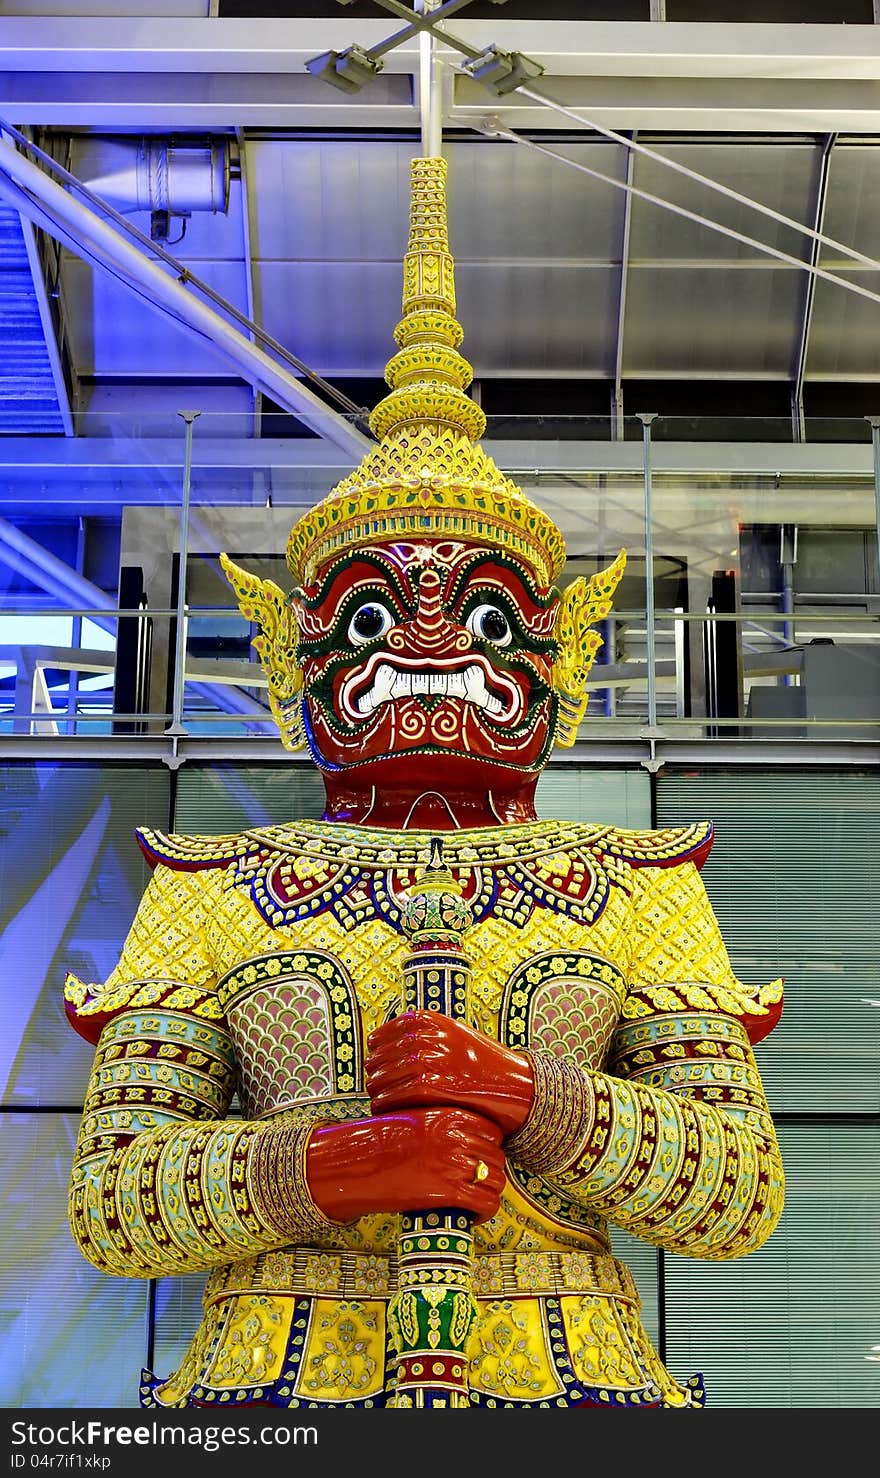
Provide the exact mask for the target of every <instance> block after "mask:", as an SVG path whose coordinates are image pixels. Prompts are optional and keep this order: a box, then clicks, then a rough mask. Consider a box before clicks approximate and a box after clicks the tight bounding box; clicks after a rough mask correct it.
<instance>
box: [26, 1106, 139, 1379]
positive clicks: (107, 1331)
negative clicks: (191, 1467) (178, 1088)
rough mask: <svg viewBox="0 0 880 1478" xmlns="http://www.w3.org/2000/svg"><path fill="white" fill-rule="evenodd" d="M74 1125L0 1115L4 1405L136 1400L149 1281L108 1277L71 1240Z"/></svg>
mask: <svg viewBox="0 0 880 1478" xmlns="http://www.w3.org/2000/svg"><path fill="white" fill-rule="evenodd" d="M78 1123H79V1120H78V1116H77V1115H75V1114H46V1113H43V1114H37V1113H29V1112H24V1113H10V1112H6V1111H3V1112H0V1129H2V1136H0V1176H2V1183H3V1209H2V1212H0V1221H2V1237H0V1248H2V1252H0V1406H17V1407H36V1406H58V1407H93V1406H110V1407H113V1406H119V1407H129V1406H134V1407H136V1406H137V1405H138V1385H139V1381H140V1373H141V1369H142V1367H143V1365H144V1363H145V1359H146V1350H147V1305H148V1284H147V1282H146V1280H145V1279H140V1278H133V1279H130V1278H108V1277H105V1275H104V1274H103V1273H99V1272H98V1271H97V1270H96V1269H95V1268H93V1267H91V1265H90V1264H89V1263H87V1262H86V1260H85V1258H84V1257H83V1256H82V1254H81V1253H80V1252H79V1250H78V1248H77V1247H76V1245H75V1243H74V1241H73V1238H72V1237H71V1234H70V1229H69V1227H68V1224H67V1186H68V1181H69V1178H70V1167H71V1164H72V1161H73V1152H74V1146H75V1143H76V1135H77V1129H78Z"/></svg>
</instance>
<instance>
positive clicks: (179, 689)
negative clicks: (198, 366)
mask: <svg viewBox="0 0 880 1478" xmlns="http://www.w3.org/2000/svg"><path fill="white" fill-rule="evenodd" d="M177 414H178V415H179V416H180V418H181V420H182V421H185V422H186V444H185V451H184V457H183V502H182V505H181V509H180V554H179V557H178V569H177V633H176V637H177V639H176V642H175V647H174V699H173V702H172V706H171V723H170V724H169V726H168V728H167V729H166V730H165V733H166V734H170V735H171V736H172V737H174V736H176V735H181V734H186V728H185V726H184V723H183V685H184V679H185V668H186V551H187V548H188V545H189V499H190V487H191V483H192V443H193V424H194V422H195V421H196V419H197V418H198V416H200V415H201V411H178V413H177Z"/></svg>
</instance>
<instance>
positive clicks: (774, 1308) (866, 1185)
mask: <svg viewBox="0 0 880 1478" xmlns="http://www.w3.org/2000/svg"><path fill="white" fill-rule="evenodd" d="M780 1142H781V1145H782V1154H783V1159H784V1162H785V1166H786V1175H787V1181H788V1188H787V1197H786V1206H785V1210H784V1211H783V1214H782V1219H781V1221H780V1223H779V1226H778V1227H777V1229H776V1231H775V1232H774V1234H773V1236H772V1237H771V1238H770V1240H769V1241H768V1242H767V1243H766V1245H765V1246H764V1247H762V1248H760V1249H759V1251H757V1252H753V1253H751V1254H750V1255H749V1256H748V1257H744V1258H740V1259H737V1260H735V1261H733V1262H729V1263H703V1262H697V1261H692V1260H689V1259H686V1258H683V1257H677V1256H668V1257H667V1258H666V1259H665V1271H666V1283H665V1294H666V1335H667V1360H668V1363H669V1364H670V1365H671V1366H672V1367H673V1369H674V1370H675V1372H676V1374H678V1373H680V1372H682V1371H684V1372H691V1371H697V1370H699V1371H702V1373H703V1375H704V1377H705V1381H706V1389H707V1398H708V1399H707V1404H708V1405H710V1406H711V1407H715V1408H718V1407H740V1408H746V1409H752V1408H758V1407H812V1408H818V1409H822V1410H828V1409H831V1408H835V1407H873V1408H876V1407H877V1406H880V1377H878V1365H877V1353H878V1340H880V1333H878V1331H880V1238H878V1235H877V1231H878V1227H880V1177H878V1175H877V1173H876V1166H877V1165H878V1164H880V1128H878V1125H877V1124H876V1123H875V1124H867V1125H854V1124H841V1123H836V1124H822V1125H820V1124H784V1125H782V1126H781V1127H780Z"/></svg>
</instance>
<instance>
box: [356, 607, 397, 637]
mask: <svg viewBox="0 0 880 1478" xmlns="http://www.w3.org/2000/svg"><path fill="white" fill-rule="evenodd" d="M393 625H394V622H393V619H392V616H391V612H390V611H389V610H386V608H385V606H379V605H376V604H375V603H374V602H372V601H371V602H370V603H369V604H368V605H365V606H360V607H359V608H358V610H356V611H355V613H354V615H353V616H352V618H351V620H350V621H349V623H348V639H349V641H350V642H351V643H352V644H353V645H354V646H356V647H360V646H363V644H364V642H368V641H375V640H376V637H377V636H384V635H385V632H386V631H388V630H390V628H391V627H392V626H393Z"/></svg>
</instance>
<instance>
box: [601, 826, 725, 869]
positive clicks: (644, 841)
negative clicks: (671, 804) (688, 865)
mask: <svg viewBox="0 0 880 1478" xmlns="http://www.w3.org/2000/svg"><path fill="white" fill-rule="evenodd" d="M714 838H715V831H714V827H713V825H712V822H711V821H697V822H695V823H694V824H693V826H668V827H664V828H662V829H661V830H659V831H624V830H623V829H621V828H618V827H613V826H609V827H608V829H607V830H605V831H603V833H602V835H601V836H599V837H597V839H596V841H595V842H594V843H593V845H592V850H593V851H594V852H595V853H597V855H598V856H600V857H615V858H617V859H618V860H619V861H621V862H628V863H629V865H630V867H677V866H678V864H679V863H681V862H693V863H694V864H695V865H696V866H697V867H702V866H703V863H704V862H705V861H706V858H707V857H708V856H709V853H710V851H711V850H712V842H713V841H714Z"/></svg>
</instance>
